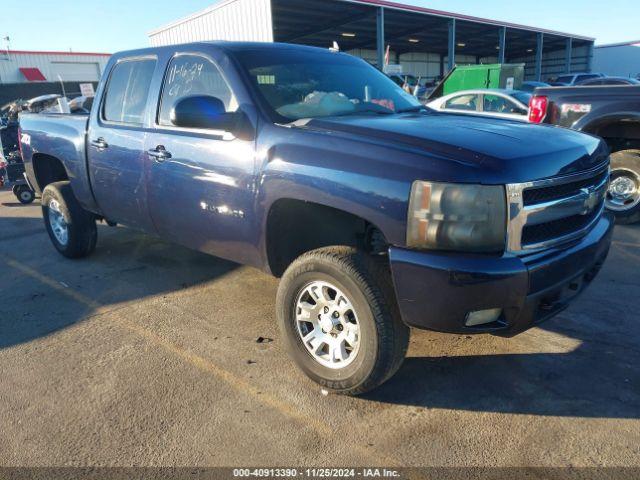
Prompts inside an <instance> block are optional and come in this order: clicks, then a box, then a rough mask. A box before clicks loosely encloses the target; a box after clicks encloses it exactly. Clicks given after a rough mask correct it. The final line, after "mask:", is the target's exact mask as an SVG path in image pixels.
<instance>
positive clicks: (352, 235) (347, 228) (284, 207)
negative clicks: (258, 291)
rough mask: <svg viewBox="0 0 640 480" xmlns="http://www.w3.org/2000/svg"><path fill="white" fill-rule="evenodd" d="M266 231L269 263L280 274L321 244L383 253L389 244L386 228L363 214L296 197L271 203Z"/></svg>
mask: <svg viewBox="0 0 640 480" xmlns="http://www.w3.org/2000/svg"><path fill="white" fill-rule="evenodd" d="M301 227H302V228H301ZM264 231H265V254H266V261H267V265H268V268H269V271H270V272H271V273H272V274H273V275H275V276H276V277H280V276H282V274H283V273H284V272H285V270H286V269H287V267H288V266H289V265H290V264H291V263H292V262H293V261H294V260H295V259H296V258H298V257H299V256H300V255H302V254H304V253H306V252H309V251H311V250H315V249H318V248H323V247H329V246H336V245H344V246H350V247H356V248H361V249H363V250H365V251H369V252H371V253H376V254H382V253H386V251H387V247H388V243H387V240H386V238H385V236H384V234H383V233H382V230H381V229H380V228H378V226H377V225H376V224H374V223H373V222H372V221H370V220H368V219H366V218H364V217H362V216H361V215H358V214H356V213H354V212H349V211H346V210H343V209H340V208H335V207H332V206H329V205H326V204H322V203H316V202H311V201H305V200H300V199H296V198H279V199H278V200H276V201H274V202H273V203H272V204H271V206H270V208H269V211H268V213H267V215H266V225H265V230H264Z"/></svg>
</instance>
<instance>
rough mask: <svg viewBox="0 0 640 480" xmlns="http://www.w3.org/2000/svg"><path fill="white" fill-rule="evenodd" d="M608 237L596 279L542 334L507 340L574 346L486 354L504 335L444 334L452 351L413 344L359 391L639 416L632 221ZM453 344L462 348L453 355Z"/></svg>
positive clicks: (502, 407)
mask: <svg viewBox="0 0 640 480" xmlns="http://www.w3.org/2000/svg"><path fill="white" fill-rule="evenodd" d="M615 237H616V239H617V240H616V241H615V242H614V245H613V248H612V251H611V254H610V256H609V258H608V260H607V262H606V264H605V267H604V268H603V270H602V273H601V275H600V277H599V278H597V279H596V281H594V283H593V285H591V286H590V288H589V289H588V290H587V291H586V292H585V293H584V294H583V295H582V296H581V297H580V298H579V299H578V300H577V301H576V303H575V304H573V305H572V306H571V307H570V308H569V309H568V310H566V311H565V312H563V313H561V314H560V315H559V316H557V317H555V318H553V319H551V320H550V321H548V322H546V323H544V324H542V325H541V326H540V328H541V329H542V330H545V331H546V332H550V333H545V332H539V334H538V335H536V337H532V338H530V339H527V338H526V337H525V338H522V340H519V339H518V338H516V339H513V340H509V342H518V343H519V344H520V345H521V346H522V345H533V350H534V351H535V349H537V348H539V349H544V348H545V345H544V342H545V340H544V339H546V338H549V339H550V341H551V342H552V343H553V337H556V336H557V335H559V336H560V337H565V340H564V341H560V344H564V345H567V343H569V344H571V345H573V346H572V347H566V348H565V347H561V348H556V349H557V350H559V351H560V352H562V353H523V354H513V353H506V354H493V353H491V352H492V351H493V352H495V351H496V349H494V348H492V347H493V346H495V345H497V346H498V347H497V348H498V349H499V350H500V351H504V350H506V349H508V348H510V347H509V345H508V343H502V342H501V341H499V339H494V340H491V339H488V341H486V342H483V341H482V340H480V341H478V343H475V342H476V340H475V339H472V338H471V337H465V336H462V337H459V336H454V335H449V336H444V337H443V338H444V340H443V341H445V342H447V341H449V342H450V343H451V345H452V346H453V347H454V348H452V354H451V356H434V357H421V356H420V353H421V352H420V350H422V351H424V350H425V349H428V348H429V347H428V346H424V347H423V346H422V342H420V343H421V348H420V349H417V350H418V351H417V352H415V350H416V349H413V350H412V355H414V356H412V357H410V358H407V359H406V362H405V364H404V365H403V367H402V368H401V370H400V372H399V373H398V374H397V375H396V376H395V377H394V378H392V379H391V380H390V381H389V382H387V383H386V384H385V385H383V386H382V388H380V389H378V390H376V391H374V392H372V393H371V394H369V395H367V396H366V397H365V398H367V399H369V400H374V401H378V402H383V403H390V404H399V405H411V406H417V407H424V408H441V409H455V410H466V411H477V412H499V413H512V414H531V415H549V416H571V417H574V416H575V417H587V418H634V419H635V418H640V367H639V365H640V347H638V342H637V339H638V338H640V322H638V319H639V318H640V317H639V315H638V312H639V311H640V295H639V293H640V277H639V276H638V271H639V270H640V228H638V227H622V228H620V227H617V228H616V234H615ZM533 334H534V333H533V332H531V333H525V334H523V335H525V336H526V335H533ZM427 335H431V334H427ZM430 338H431V337H427V339H430ZM446 338H449V340H446ZM431 341H435V340H431ZM494 341H495V344H494ZM464 342H469V343H468V345H465V344H464ZM426 343H428V342H426ZM476 344H477V345H480V347H478V348H474V345H476ZM492 344H494V345H492ZM461 345H462V348H463V352H464V353H463V354H462V355H459V356H455V355H456V350H457V351H460V350H461ZM487 345H489V348H488V347H487ZM439 347H440V348H439V350H438V351H443V347H442V346H441V345H439ZM547 348H548V347H547ZM551 348H552V350H553V349H554V348H553V346H551ZM531 349H532V348H531V347H528V348H526V351H531ZM513 350H516V347H515V345H514V348H513ZM485 353H489V354H488V355H487V354H485Z"/></svg>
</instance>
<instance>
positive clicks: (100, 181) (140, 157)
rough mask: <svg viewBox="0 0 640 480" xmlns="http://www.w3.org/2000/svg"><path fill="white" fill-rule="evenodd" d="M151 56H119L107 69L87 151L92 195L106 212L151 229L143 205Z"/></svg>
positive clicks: (153, 63) (153, 62)
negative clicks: (119, 58)
mask: <svg viewBox="0 0 640 480" xmlns="http://www.w3.org/2000/svg"><path fill="white" fill-rule="evenodd" d="M156 63H157V60H156V58H155V57H135V58H123V59H121V60H119V61H118V62H117V63H116V64H115V65H114V67H113V68H112V69H111V72H110V74H109V78H108V80H107V84H106V89H105V91H104V93H103V95H102V99H101V103H100V105H99V106H98V108H99V110H98V113H97V116H95V115H93V116H92V120H91V123H90V126H89V133H88V138H87V142H88V144H87V151H88V156H89V165H90V167H91V168H90V173H91V184H92V186H93V191H94V195H95V198H96V201H97V203H98V205H99V207H100V209H101V211H102V213H103V214H104V215H105V217H106V218H107V219H109V220H111V221H115V222H118V223H121V224H124V225H127V226H130V227H133V228H137V229H140V230H144V231H148V232H150V231H153V224H152V223H151V218H150V217H149V210H148V208H147V191H146V171H145V155H144V147H145V137H146V133H145V128H144V123H145V118H146V112H147V108H148V107H147V105H148V103H149V98H148V97H149V87H150V85H151V81H152V78H153V74H154V70H155V67H156Z"/></svg>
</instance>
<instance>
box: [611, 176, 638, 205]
mask: <svg viewBox="0 0 640 480" xmlns="http://www.w3.org/2000/svg"><path fill="white" fill-rule="evenodd" d="M639 203H640V177H638V174H637V173H635V172H633V171H631V170H627V169H624V168H621V169H616V170H614V171H612V172H611V185H610V186H609V191H608V192H607V200H606V206H607V208H608V209H609V210H612V211H614V212H624V211H626V210H630V209H632V208H634V207H635V206H637V205H638V204H639Z"/></svg>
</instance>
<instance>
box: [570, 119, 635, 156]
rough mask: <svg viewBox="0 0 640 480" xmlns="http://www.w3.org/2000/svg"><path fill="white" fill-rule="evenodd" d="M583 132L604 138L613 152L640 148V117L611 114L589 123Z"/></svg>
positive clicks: (583, 128)
mask: <svg viewBox="0 0 640 480" xmlns="http://www.w3.org/2000/svg"><path fill="white" fill-rule="evenodd" d="M581 130H582V131H583V132H585V133H591V134H593V135H597V136H599V137H602V138H604V139H605V141H606V142H607V145H609V148H610V149H611V151H612V152H617V151H620V150H627V149H638V148H640V115H638V114H634V113H628V112H618V113H611V114H608V115H606V116H603V117H599V118H597V119H595V120H592V121H591V122H589V123H587V124H586V125H585V126H584V127H582V128H581Z"/></svg>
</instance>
